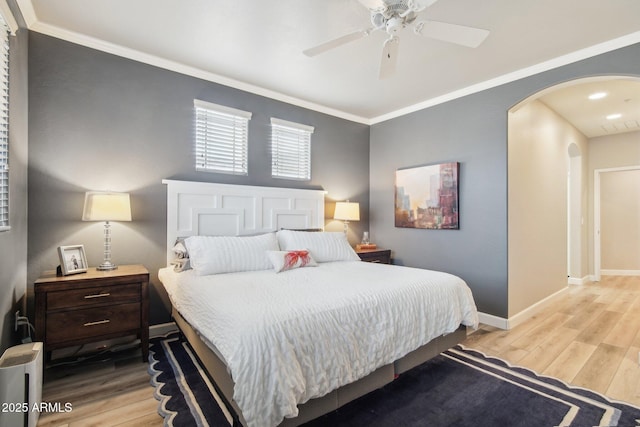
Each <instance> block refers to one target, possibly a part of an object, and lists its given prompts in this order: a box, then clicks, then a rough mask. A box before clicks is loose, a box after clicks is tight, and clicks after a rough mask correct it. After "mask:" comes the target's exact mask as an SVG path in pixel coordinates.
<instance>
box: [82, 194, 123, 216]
mask: <svg viewBox="0 0 640 427" xmlns="http://www.w3.org/2000/svg"><path fill="white" fill-rule="evenodd" d="M82 220H83V221H131V203H130V201H129V193H111V192H100V191H88V192H87V193H85V195H84V211H83V212H82Z"/></svg>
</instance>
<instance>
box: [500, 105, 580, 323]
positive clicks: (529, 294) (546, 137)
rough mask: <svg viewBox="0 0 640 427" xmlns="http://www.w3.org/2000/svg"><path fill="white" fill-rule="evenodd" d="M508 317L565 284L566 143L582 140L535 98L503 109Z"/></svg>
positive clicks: (566, 123) (562, 120)
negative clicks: (505, 126) (506, 137)
mask: <svg viewBox="0 0 640 427" xmlns="http://www.w3.org/2000/svg"><path fill="white" fill-rule="evenodd" d="M508 144H509V149H508V222H509V232H508V254H509V255H508V265H509V273H508V280H509V317H512V316H514V315H516V314H518V313H519V312H521V311H522V310H525V309H527V308H528V307H530V306H532V305H533V304H535V303H537V302H539V301H541V300H543V299H544V298H546V297H548V296H550V295H552V294H554V293H556V292H558V291H560V290H562V289H563V288H564V287H565V286H566V285H567V173H568V170H569V154H568V147H569V145H570V144H576V145H577V146H578V147H580V148H581V150H580V151H582V152H585V151H586V146H587V139H586V137H585V136H584V135H582V134H581V133H580V132H578V131H577V130H576V129H575V128H574V127H573V126H572V125H570V124H569V123H568V122H567V121H566V120H564V119H563V118H562V117H560V116H559V115H557V114H556V113H555V112H554V111H552V110H551V109H549V108H548V107H547V106H545V105H544V104H543V103H542V102H540V101H531V102H528V103H526V104H524V105H522V106H520V107H519V108H518V109H516V110H515V112H510V113H509V143H508Z"/></svg>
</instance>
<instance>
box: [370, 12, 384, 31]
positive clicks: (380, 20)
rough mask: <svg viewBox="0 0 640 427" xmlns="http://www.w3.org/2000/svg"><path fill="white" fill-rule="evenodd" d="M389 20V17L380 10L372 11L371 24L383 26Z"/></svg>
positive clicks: (378, 26)
mask: <svg viewBox="0 0 640 427" xmlns="http://www.w3.org/2000/svg"><path fill="white" fill-rule="evenodd" d="M386 22H387V18H385V17H384V15H383V14H382V13H380V12H371V24H372V25H373V26H374V27H375V28H376V29H379V28H383V27H384V26H385V24H386Z"/></svg>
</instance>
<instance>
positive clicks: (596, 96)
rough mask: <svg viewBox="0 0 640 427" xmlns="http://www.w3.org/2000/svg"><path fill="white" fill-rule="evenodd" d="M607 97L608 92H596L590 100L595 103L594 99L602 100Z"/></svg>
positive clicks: (590, 96)
mask: <svg viewBox="0 0 640 427" xmlns="http://www.w3.org/2000/svg"><path fill="white" fill-rule="evenodd" d="M605 96H607V92H595V93H592V94H591V95H589V99H590V100H592V101H593V100H594V99H602V98H604V97H605Z"/></svg>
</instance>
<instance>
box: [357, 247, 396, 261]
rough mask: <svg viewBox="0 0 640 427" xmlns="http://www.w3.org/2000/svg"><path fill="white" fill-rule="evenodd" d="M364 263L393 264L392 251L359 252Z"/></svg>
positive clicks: (372, 250)
mask: <svg viewBox="0 0 640 427" xmlns="http://www.w3.org/2000/svg"><path fill="white" fill-rule="evenodd" d="M357 253H358V256H359V257H360V259H361V260H362V261H365V262H375V263H379V264H391V249H368V250H361V251H358V252H357Z"/></svg>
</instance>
